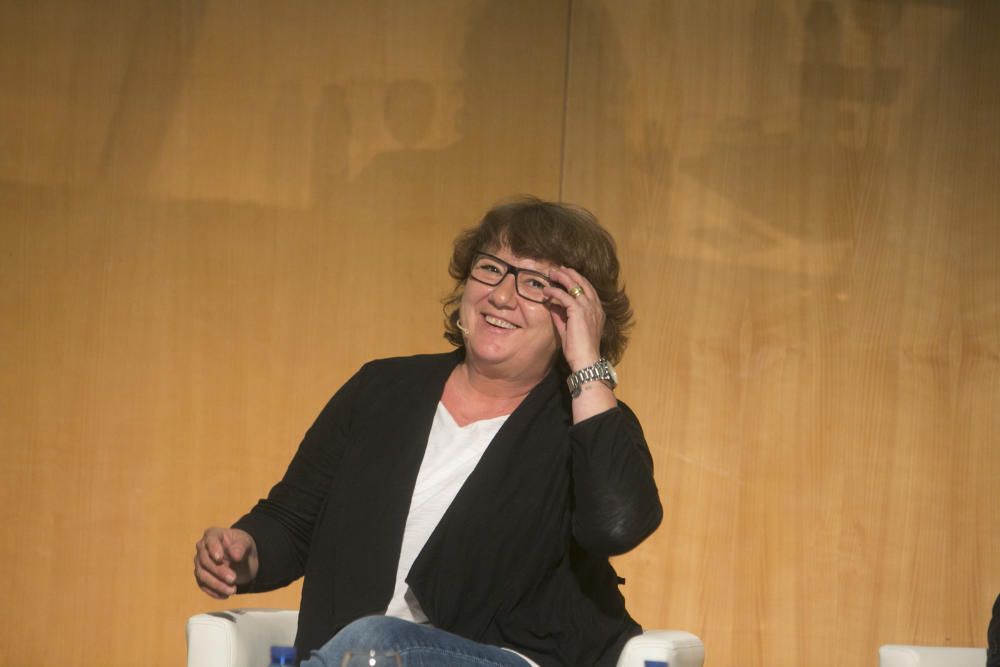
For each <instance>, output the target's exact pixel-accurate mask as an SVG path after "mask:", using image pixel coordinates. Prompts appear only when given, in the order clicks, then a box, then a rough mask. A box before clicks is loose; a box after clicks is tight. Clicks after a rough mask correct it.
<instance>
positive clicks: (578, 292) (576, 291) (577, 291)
mask: <svg viewBox="0 0 1000 667" xmlns="http://www.w3.org/2000/svg"><path fill="white" fill-rule="evenodd" d="M581 294H583V288H582V287H580V286H579V285H574V286H573V288H572V289H570V291H569V295H570V296H571V297H573V298H574V299H575V298H576V297H578V296H580V295H581Z"/></svg>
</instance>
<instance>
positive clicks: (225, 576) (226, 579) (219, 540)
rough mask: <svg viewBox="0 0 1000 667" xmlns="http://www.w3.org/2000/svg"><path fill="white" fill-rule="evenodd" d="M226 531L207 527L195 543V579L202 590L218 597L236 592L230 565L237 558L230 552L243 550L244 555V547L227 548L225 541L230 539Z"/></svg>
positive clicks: (234, 577)
mask: <svg viewBox="0 0 1000 667" xmlns="http://www.w3.org/2000/svg"><path fill="white" fill-rule="evenodd" d="M227 532H228V531H227V530H226V529H224V528H209V529H208V530H206V531H205V534H204V535H203V536H202V538H201V539H200V540H198V542H197V544H195V555H194V577H195V581H196V582H197V583H198V587H199V588H201V589H202V590H203V591H205V592H206V593H208V594H209V595H211V596H212V597H217V598H220V599H224V598H227V597H229V596H230V595H232V594H233V593H235V592H236V586H235V583H236V571H235V570H234V568H233V567H232V565H233V563H234V561H235V562H238V560H239V559H234V558H233V555H234V554H233V553H232V552H234V551H237V552H238V551H243V555H245V549H242V548H241V549H234V548H233V547H232V546H231V545H229V546H228V548H227V542H230V541H231V540H230V539H229V538H227V535H226V533H227ZM241 557H242V556H241Z"/></svg>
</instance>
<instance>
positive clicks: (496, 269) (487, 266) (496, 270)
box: [479, 262, 503, 273]
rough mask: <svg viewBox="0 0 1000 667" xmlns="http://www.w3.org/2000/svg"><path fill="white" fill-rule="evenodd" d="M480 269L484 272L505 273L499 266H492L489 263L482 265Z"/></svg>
mask: <svg viewBox="0 0 1000 667" xmlns="http://www.w3.org/2000/svg"><path fill="white" fill-rule="evenodd" d="M479 268H480V269H482V270H483V271H491V272H493V273H503V270H502V269H501V268H500V267H499V266H497V265H496V264H490V263H488V262H484V263H483V264H480V265H479Z"/></svg>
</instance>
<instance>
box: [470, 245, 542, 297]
mask: <svg viewBox="0 0 1000 667" xmlns="http://www.w3.org/2000/svg"><path fill="white" fill-rule="evenodd" d="M508 273H513V274H514V286H515V288H516V289H517V293H518V294H520V295H521V296H523V297H524V298H525V299H527V300H528V301H534V302H535V303H546V302H547V301H548V300H549V298H548V297H547V296H545V288H546V287H550V286H551V285H552V281H551V280H549V277H548V276H547V275H545V274H544V273H539V272H538V271H532V270H531V269H521V268H518V267H516V266H513V265H512V264H508V263H507V262H505V261H503V260H502V259H500V258H499V257H494V256H493V255H490V254H487V253H485V252H477V253H476V255H475V256H474V257H473V258H472V269H471V270H470V271H469V277H470V278H472V279H473V280H475V281H477V282H481V283H483V284H484V285H490V286H493V287H495V286H496V285H499V284H500V283H502V282H503V279H504V278H506V277H507V274H508Z"/></svg>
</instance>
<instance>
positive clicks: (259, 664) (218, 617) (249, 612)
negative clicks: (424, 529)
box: [187, 609, 980, 667]
mask: <svg viewBox="0 0 1000 667" xmlns="http://www.w3.org/2000/svg"><path fill="white" fill-rule="evenodd" d="M298 617H299V613H298V612H297V611H288V610H282V609H231V610H229V611H219V612H213V613H208V614H198V615H197V616H192V617H191V618H189V619H188V622H187V644H188V654H187V656H188V659H187V664H188V667H267V665H268V656H269V655H270V651H269V649H270V647H271V645H282V646H290V645H291V644H292V642H293V641H294V639H295V628H296V624H297V622H298ZM704 659H705V647H704V645H703V644H702V643H701V640H700V639H698V637H696V636H695V635H693V634H691V633H690V632H682V631H680V630H647V631H646V632H645V633H643V634H641V635H639V636H638V637H633V638H632V639H631V640H629V642H628V643H627V644H626V645H625V649H624V650H623V651H622V655H621V658H619V660H618V667H647V665H648V667H662V663H669V665H670V667H702V662H703V661H704ZM977 667H980V666H977Z"/></svg>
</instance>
